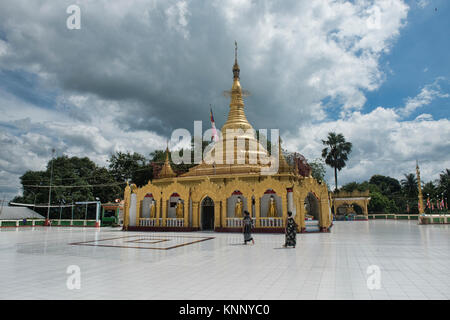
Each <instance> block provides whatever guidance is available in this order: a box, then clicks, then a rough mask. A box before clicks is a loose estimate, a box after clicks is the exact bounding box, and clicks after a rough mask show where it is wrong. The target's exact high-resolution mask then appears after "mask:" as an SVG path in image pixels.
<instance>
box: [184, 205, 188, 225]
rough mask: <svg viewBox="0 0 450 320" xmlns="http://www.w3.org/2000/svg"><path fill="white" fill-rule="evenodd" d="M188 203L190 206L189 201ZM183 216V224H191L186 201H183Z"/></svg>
mask: <svg viewBox="0 0 450 320" xmlns="http://www.w3.org/2000/svg"><path fill="white" fill-rule="evenodd" d="M187 205H188V206H189V201H188V204H187ZM183 218H184V221H183V226H184V227H188V226H189V210H186V201H184V202H183Z"/></svg>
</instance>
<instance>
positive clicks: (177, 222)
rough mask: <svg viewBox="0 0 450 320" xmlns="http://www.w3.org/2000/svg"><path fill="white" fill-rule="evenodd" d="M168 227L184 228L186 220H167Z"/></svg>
mask: <svg viewBox="0 0 450 320" xmlns="http://www.w3.org/2000/svg"><path fill="white" fill-rule="evenodd" d="M166 225H167V227H184V219H183V218H167V219H166Z"/></svg>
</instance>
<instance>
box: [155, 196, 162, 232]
mask: <svg viewBox="0 0 450 320" xmlns="http://www.w3.org/2000/svg"><path fill="white" fill-rule="evenodd" d="M155 202H156V210H155V213H156V226H157V227H161V223H160V222H159V218H161V206H162V199H159V206H158V201H157V200H155Z"/></svg>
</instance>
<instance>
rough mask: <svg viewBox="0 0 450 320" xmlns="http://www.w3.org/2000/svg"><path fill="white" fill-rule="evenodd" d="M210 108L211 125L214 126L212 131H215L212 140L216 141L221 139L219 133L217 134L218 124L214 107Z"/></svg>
mask: <svg viewBox="0 0 450 320" xmlns="http://www.w3.org/2000/svg"><path fill="white" fill-rule="evenodd" d="M209 110H210V113H211V127H212V131H213V136H212V140H214V142H217V141H219V135H218V134H217V130H216V124H215V122H214V116H213V112H212V108H210V109H209Z"/></svg>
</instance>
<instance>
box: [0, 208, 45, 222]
mask: <svg viewBox="0 0 450 320" xmlns="http://www.w3.org/2000/svg"><path fill="white" fill-rule="evenodd" d="M30 218H34V219H45V217H44V216H41V215H40V214H39V213H37V212H35V211H33V210H31V209H29V208H25V207H2V208H0V220H22V219H30Z"/></svg>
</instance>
